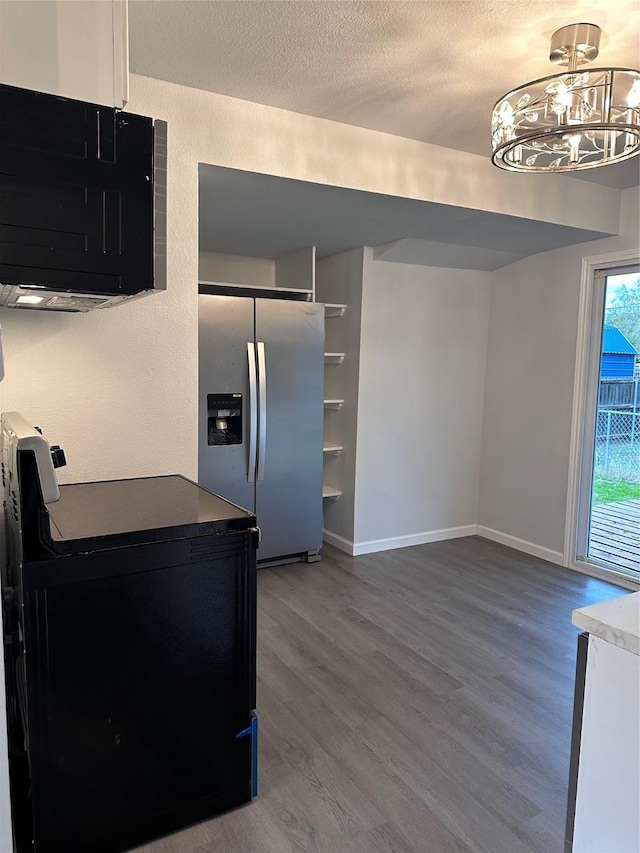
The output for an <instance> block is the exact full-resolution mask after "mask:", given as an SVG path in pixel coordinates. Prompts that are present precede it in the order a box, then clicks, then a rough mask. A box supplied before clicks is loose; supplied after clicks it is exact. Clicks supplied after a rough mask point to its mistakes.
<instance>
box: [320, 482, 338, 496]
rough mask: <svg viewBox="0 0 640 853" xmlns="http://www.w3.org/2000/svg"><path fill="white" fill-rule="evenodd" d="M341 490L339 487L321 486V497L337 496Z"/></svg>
mask: <svg viewBox="0 0 640 853" xmlns="http://www.w3.org/2000/svg"><path fill="white" fill-rule="evenodd" d="M341 494H342V492H341V491H340V490H339V489H334V488H332V487H331V486H324V485H323V486H322V497H323V498H339V497H340V495H341Z"/></svg>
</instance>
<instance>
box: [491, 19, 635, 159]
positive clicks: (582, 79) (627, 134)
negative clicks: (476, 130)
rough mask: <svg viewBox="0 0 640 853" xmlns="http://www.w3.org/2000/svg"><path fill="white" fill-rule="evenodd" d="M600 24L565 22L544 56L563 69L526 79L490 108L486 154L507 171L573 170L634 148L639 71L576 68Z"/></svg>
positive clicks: (593, 47)
mask: <svg viewBox="0 0 640 853" xmlns="http://www.w3.org/2000/svg"><path fill="white" fill-rule="evenodd" d="M599 44H600V27H597V26H596V25H595V24H569V26H566V27H562V29H560V30H557V32H555V33H554V34H553V36H552V37H551V52H550V55H549V59H550V60H551V62H555V63H557V64H559V65H568V70H567V71H566V72H563V73H561V74H553V75H552V76H550V77H543V78H542V79H541V80H534V81H533V82H532V83H526V84H525V85H524V86H520V87H519V88H518V89H514V90H513V91H512V92H509V93H508V94H506V95H504V97H502V98H500V100H499V101H498V102H497V104H496V105H495V107H494V108H493V120H492V123H491V147H492V150H493V154H492V156H491V160H492V161H493V163H495V165H496V166H499V167H500V168H501V169H509V170H511V171H513V172H572V171H575V170H577V169H595V168H596V167H597V166H605V165H607V164H608V163H618V162H620V161H621V160H627V159H629V157H633V156H634V155H636V154H638V153H640V72H638V71H633V70H631V69H629V68H590V69H589V70H580V71H578V66H580V65H584V64H585V63H586V62H591V61H592V60H594V59H595V58H596V56H597V55H598V47H599Z"/></svg>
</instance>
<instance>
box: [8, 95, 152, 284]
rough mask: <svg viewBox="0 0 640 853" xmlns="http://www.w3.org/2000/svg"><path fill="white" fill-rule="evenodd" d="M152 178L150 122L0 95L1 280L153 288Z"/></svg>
mask: <svg viewBox="0 0 640 853" xmlns="http://www.w3.org/2000/svg"><path fill="white" fill-rule="evenodd" d="M152 178H153V123H152V120H151V119H150V118H146V117H143V116H136V115H132V114H125V113H117V112H116V111H115V110H113V109H110V108H108V107H100V106H96V105H94V104H84V103H81V102H78V101H70V100H64V99H62V98H54V97H51V96H49V95H43V94H40V93H37V92H28V91H25V90H20V89H13V88H11V87H8V86H2V87H0V209H1V210H2V226H1V227H0V280H2V281H3V283H5V284H18V285H19V284H25V285H38V284H46V285H49V286H52V287H55V288H57V289H61V290H75V289H82V290H83V291H87V292H97V293H100V292H111V293H118V292H121V293H123V294H126V293H137V292H139V291H140V290H144V289H150V288H151V287H153V181H152ZM83 274H86V278H84V277H83Z"/></svg>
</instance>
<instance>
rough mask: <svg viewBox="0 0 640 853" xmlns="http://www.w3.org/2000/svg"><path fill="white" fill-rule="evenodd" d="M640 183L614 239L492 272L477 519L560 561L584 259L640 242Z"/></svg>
mask: <svg viewBox="0 0 640 853" xmlns="http://www.w3.org/2000/svg"><path fill="white" fill-rule="evenodd" d="M638 202H639V195H638V190H637V188H632V189H628V190H625V191H624V192H623V193H622V212H621V230H620V234H619V236H617V237H610V238H606V239H604V240H596V241H593V242H589V243H581V244H579V245H577V246H569V247H567V248H563V249H555V250H554V251H551V252H544V253H541V254H539V255H533V256H532V257H529V258H525V259H523V260H521V261H518V262H517V263H515V264H511V265H510V266H508V267H503V268H502V269H500V270H497V271H496V272H495V273H493V284H492V292H491V319H490V323H489V347H488V352H487V375H486V383H485V402H484V422H483V428H482V457H481V469H480V503H479V524H480V525H481V526H483V527H485V528H487V530H484V531H483V530H481V531H480V532H481V533H485V534H486V533H488V534H489V535H491V536H495V534H496V532H497V534H498V536H500V537H501V541H505V542H507V544H512V545H513V546H514V547H521V548H523V550H529V551H532V553H539V554H540V556H544V557H547V558H548V559H551V560H553V561H555V562H562V551H563V545H564V529H565V506H566V499H567V480H568V471H569V446H570V430H571V410H572V404H573V379H574V367H575V354H576V336H577V327H578V305H579V297H580V274H581V264H582V258H583V257H586V256H589V255H600V254H605V253H607V252H616V251H621V250H622V249H632V248H635V247H638V245H639V242H640V240H639V225H638V219H639V217H638Z"/></svg>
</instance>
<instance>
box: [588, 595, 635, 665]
mask: <svg viewBox="0 0 640 853" xmlns="http://www.w3.org/2000/svg"><path fill="white" fill-rule="evenodd" d="M572 621H573V624H574V625H577V626H578V628H582V629H583V630H585V631H588V632H589V633H590V634H593V635H594V636H595V637H601V638H602V639H603V640H606V641H607V642H608V643H613V645H614V646H619V647H620V648H621V649H626V650H627V651H629V652H633V653H634V654H636V655H640V592H632V593H630V594H629V595H621V596H620V597H619V598H612V599H611V601H603V602H601V603H600V604H592V605H590V606H589V607H581V608H580V609H579V610H574V611H573V618H572Z"/></svg>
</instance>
